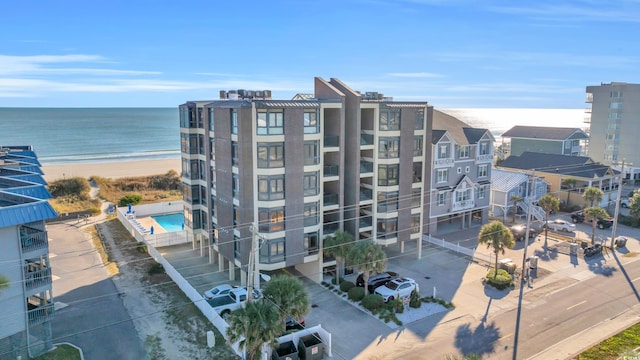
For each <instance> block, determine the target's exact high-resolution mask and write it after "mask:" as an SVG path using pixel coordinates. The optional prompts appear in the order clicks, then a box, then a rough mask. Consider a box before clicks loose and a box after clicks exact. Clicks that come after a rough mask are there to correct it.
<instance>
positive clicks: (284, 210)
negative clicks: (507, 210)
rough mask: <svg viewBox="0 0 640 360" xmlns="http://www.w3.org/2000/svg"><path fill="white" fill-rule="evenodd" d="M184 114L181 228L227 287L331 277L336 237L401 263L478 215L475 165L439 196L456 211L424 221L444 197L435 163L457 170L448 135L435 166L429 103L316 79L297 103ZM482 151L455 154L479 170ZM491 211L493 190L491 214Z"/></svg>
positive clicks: (245, 104)
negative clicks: (284, 271) (259, 280)
mask: <svg viewBox="0 0 640 360" xmlns="http://www.w3.org/2000/svg"><path fill="white" fill-rule="evenodd" d="M179 109H180V126H181V130H180V133H181V144H182V146H181V147H182V179H183V185H184V200H185V210H184V211H185V228H186V229H187V230H188V231H189V232H192V233H193V239H194V243H195V244H194V246H196V247H198V248H200V249H201V254H202V255H206V256H209V259H210V261H211V262H217V263H218V264H219V268H220V270H221V271H223V270H228V271H229V276H230V278H231V279H235V277H236V275H235V273H236V272H239V274H240V277H241V279H240V280H241V282H243V283H244V282H245V281H246V280H247V273H248V268H249V267H248V264H249V262H251V263H252V264H253V263H255V267H256V269H257V271H258V272H265V271H273V270H277V269H281V268H285V267H294V268H295V269H296V270H297V271H299V272H301V273H302V274H304V275H306V276H308V277H310V278H311V279H313V280H315V281H320V280H321V279H322V274H323V273H324V272H326V271H327V270H328V269H332V268H333V267H334V266H335V260H334V259H332V258H330V257H328V256H326V255H325V254H324V251H323V240H324V239H325V238H326V237H327V236H331V235H333V234H335V232H336V231H338V230H342V231H345V232H348V233H350V234H352V235H353V236H354V238H355V239H356V240H363V239H373V240H374V241H376V242H378V243H379V244H381V245H383V246H396V247H397V248H398V249H399V251H400V252H404V251H405V245H406V244H411V245H412V247H411V249H412V251H414V250H415V251H416V253H417V256H420V251H421V244H422V242H421V238H422V235H423V234H425V233H428V232H429V227H430V226H431V225H433V227H434V229H436V228H437V225H436V224H435V223H436V222H438V221H447V223H448V222H449V220H453V218H454V217H456V215H458V214H464V217H460V216H458V217H456V219H457V220H460V221H462V219H464V220H465V221H466V222H467V224H468V223H469V222H470V221H471V217H472V215H476V213H475V212H474V211H473V210H474V209H475V206H476V204H477V202H476V201H475V199H476V197H475V196H476V195H477V192H476V191H475V190H474V189H472V188H473V187H474V186H476V180H475V174H476V172H477V169H476V168H475V165H473V166H474V170H473V172H471V171H466V172H465V173H463V174H462V173H461V174H458V173H456V169H455V168H452V170H451V175H450V177H448V178H447V180H446V184H442V185H443V186H445V185H446V186H447V190H448V191H449V192H450V194H449V196H447V197H446V199H445V201H446V203H447V204H450V206H446V207H445V208H443V211H442V212H441V213H439V215H438V216H436V217H435V218H432V217H430V215H429V211H430V208H431V204H430V202H431V198H432V194H436V190H437V193H441V192H445V191H446V190H444V189H435V188H432V180H433V178H434V175H433V174H434V173H433V172H432V168H433V166H434V162H437V166H438V167H440V168H447V169H448V168H450V167H452V166H453V162H449V161H448V159H450V158H451V159H454V156H453V154H457V152H456V151H457V149H458V143H457V142H455V141H454V140H456V139H454V134H453V133H451V132H449V133H447V134H446V135H443V136H444V137H449V138H450V140H451V141H449V142H448V146H449V148H450V152H448V153H446V154H444V153H443V156H445V155H446V158H442V157H437V159H434V158H433V157H432V152H433V150H434V148H435V145H434V144H433V143H432V139H433V137H432V135H433V127H432V125H433V107H431V106H430V105H428V104H427V102H426V101H424V102H406V101H394V100H393V99H392V98H389V97H385V96H384V95H382V94H380V93H377V92H358V91H355V90H353V89H351V88H350V87H349V86H347V85H346V84H344V83H343V82H342V81H340V80H338V79H335V78H332V79H330V80H328V81H327V80H324V79H322V78H315V80H314V93H313V94H298V95H296V96H295V97H294V98H293V99H291V100H274V99H272V98H271V92H270V91H268V90H264V91H248V90H231V91H221V92H220V99H219V100H210V101H193V102H187V103H185V104H182V105H180V108H179ZM460 131H463V130H460ZM456 134H457V132H456ZM483 134H484V133H483ZM483 136H484V135H483ZM483 136H480V137H478V138H477V139H476V138H473V139H472V140H473V141H478V140H480V139H485V138H484V137H483ZM440 140H442V142H443V143H444V141H445V140H444V138H442V139H440ZM486 140H490V139H489V138H486ZM460 141H462V140H460ZM487 143H488V144H489V146H490V147H488V148H485V147H483V148H482V149H479V148H477V146H476V142H474V143H473V146H467V145H469V140H468V139H466V140H464V141H463V142H460V143H459V145H460V146H463V147H464V149H465V150H464V151H463V152H462V153H461V156H462V157H461V158H459V159H458V160H460V161H464V162H467V163H468V165H469V166H472V164H475V162H476V160H477V158H478V157H477V156H476V155H475V154H476V152H478V151H480V153H482V156H481V158H482V159H485V157H487V156H492V154H490V153H487V151H488V152H491V149H492V145H491V144H492V143H491V142H490V141H487ZM465 151H468V153H467V152H465ZM472 151H473V153H472ZM455 158H456V159H457V158H458V157H457V156H456V157H455ZM488 159H489V161H488V165H489V166H490V161H491V158H490V157H489V158H488ZM481 161H482V160H481ZM456 163H459V162H458V161H456ZM467 163H465V165H466V164H467ZM485 170H486V172H483V173H482V174H485V175H484V176H486V178H487V179H489V173H488V171H489V170H488V169H485ZM485 170H481V171H485ZM469 177H473V178H474V179H473V180H467V179H468V178H469ZM437 180H441V179H437ZM483 186H484V185H483ZM458 190H460V191H462V193H461V194H460V196H458V193H457V191H458ZM469 191H470V192H469ZM470 196H473V198H471V197H470ZM488 200H489V191H488V188H487V190H486V207H488V205H489V203H488ZM483 206H484V205H483ZM445 209H446V210H445ZM485 214H486V210H485ZM430 222H434V224H430ZM254 240H255V241H254ZM252 245H253V249H254V250H252ZM252 254H254V256H253V257H252V256H251V255H252ZM236 270H238V271H236Z"/></svg>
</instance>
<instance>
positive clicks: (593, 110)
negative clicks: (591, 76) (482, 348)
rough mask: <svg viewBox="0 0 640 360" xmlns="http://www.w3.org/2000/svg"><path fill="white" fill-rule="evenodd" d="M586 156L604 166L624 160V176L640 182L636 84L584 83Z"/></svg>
mask: <svg viewBox="0 0 640 360" xmlns="http://www.w3.org/2000/svg"><path fill="white" fill-rule="evenodd" d="M586 91H587V99H586V102H587V103H588V104H591V107H590V108H587V109H586V112H587V117H586V121H588V122H589V123H590V128H589V137H590V138H589V157H591V158H592V159H593V160H594V161H597V162H600V163H602V164H605V165H612V166H616V167H615V169H617V170H618V169H620V167H618V166H619V165H618V164H616V162H618V163H619V162H622V161H624V162H625V163H626V164H625V167H624V170H623V171H624V175H623V176H624V178H625V179H632V180H636V182H638V181H640V152H639V151H638V139H639V138H640V121H638V119H639V118H640V84H629V83H624V82H612V83H608V84H605V83H602V84H600V85H597V86H587V90H586Z"/></svg>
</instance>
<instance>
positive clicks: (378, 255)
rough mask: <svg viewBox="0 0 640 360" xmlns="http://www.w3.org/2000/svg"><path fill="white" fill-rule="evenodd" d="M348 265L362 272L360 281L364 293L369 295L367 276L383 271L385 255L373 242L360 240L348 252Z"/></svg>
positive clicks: (385, 260) (385, 261) (385, 264)
mask: <svg viewBox="0 0 640 360" xmlns="http://www.w3.org/2000/svg"><path fill="white" fill-rule="evenodd" d="M347 261H348V262H349V264H351V265H352V266H354V267H355V268H356V269H358V271H359V272H362V280H363V281H364V284H365V286H364V293H365V295H366V294H368V293H369V289H368V286H367V284H368V283H369V275H371V274H372V273H379V272H382V271H384V269H385V268H386V267H387V254H385V253H384V250H382V246H380V244H376V243H375V242H373V240H361V241H358V242H356V244H355V245H354V246H353V247H352V248H351V251H349V255H348V258H347Z"/></svg>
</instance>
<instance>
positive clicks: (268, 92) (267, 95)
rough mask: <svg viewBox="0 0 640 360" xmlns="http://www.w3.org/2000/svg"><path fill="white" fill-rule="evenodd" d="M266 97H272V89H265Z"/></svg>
mask: <svg viewBox="0 0 640 360" xmlns="http://www.w3.org/2000/svg"><path fill="white" fill-rule="evenodd" d="M264 98H265V99H271V90H265V91H264Z"/></svg>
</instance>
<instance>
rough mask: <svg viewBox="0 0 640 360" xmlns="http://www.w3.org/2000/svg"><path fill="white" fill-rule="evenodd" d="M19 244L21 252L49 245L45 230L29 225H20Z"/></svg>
mask: <svg viewBox="0 0 640 360" xmlns="http://www.w3.org/2000/svg"><path fill="white" fill-rule="evenodd" d="M20 244H21V245H22V252H23V253H27V252H30V251H35V250H40V249H45V248H47V246H48V245H49V244H48V240H47V232H46V231H41V230H37V229H33V228H29V227H22V229H21V230H20Z"/></svg>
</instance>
